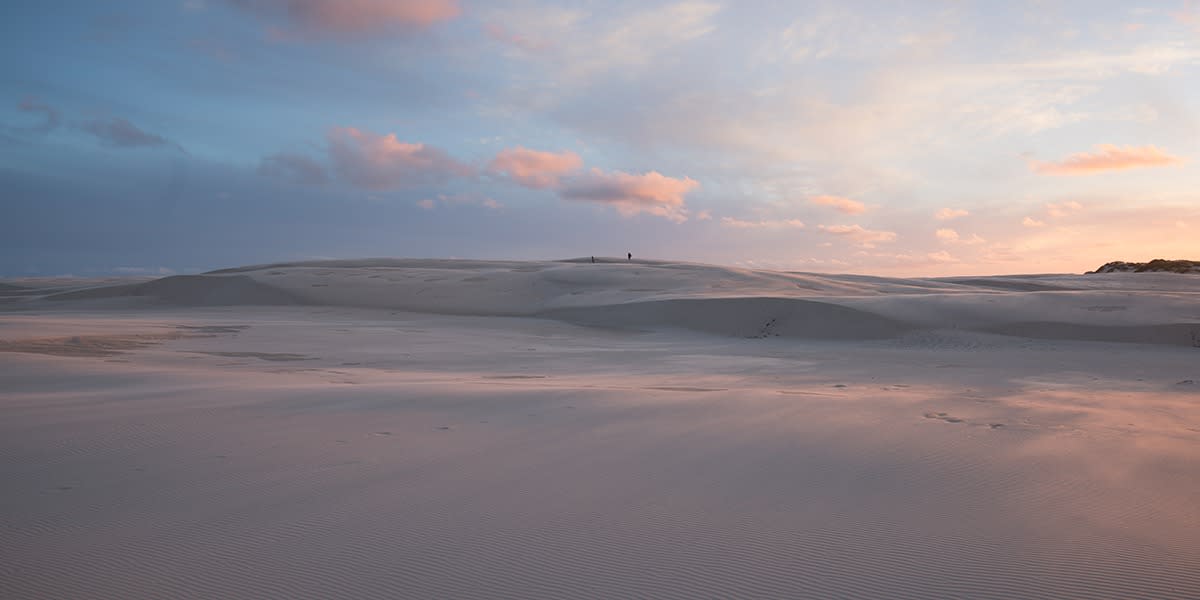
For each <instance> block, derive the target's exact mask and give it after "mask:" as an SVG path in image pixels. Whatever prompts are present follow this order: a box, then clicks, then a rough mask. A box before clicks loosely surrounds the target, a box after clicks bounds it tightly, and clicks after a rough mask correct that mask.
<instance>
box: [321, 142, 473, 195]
mask: <svg viewBox="0 0 1200 600" xmlns="http://www.w3.org/2000/svg"><path fill="white" fill-rule="evenodd" d="M326 139H327V141H328V143H329V157H330V158H331V159H332V160H333V166H334V169H335V170H336V171H337V172H338V174H339V175H341V176H342V178H344V179H345V180H346V181H348V182H350V183H352V184H354V185H357V186H361V187H365V188H370V189H388V188H394V187H402V186H408V185H419V184H426V183H441V182H445V181H446V180H448V179H450V178H452V177H469V176H471V175H473V174H474V170H473V169H471V167H469V166H467V165H464V164H462V163H460V162H458V161H456V160H454V158H452V157H451V156H450V155H448V154H446V153H445V152H444V151H442V150H440V149H438V148H434V147H433V146H427V145H425V144H421V143H415V144H413V143H408V142H402V141H400V140H398V139H396V134H394V133H389V134H387V135H379V134H375V133H371V132H369V131H362V130H359V129H355V128H353V127H334V128H332V129H330V130H329V133H328V134H327V136H326Z"/></svg>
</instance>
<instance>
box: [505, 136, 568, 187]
mask: <svg viewBox="0 0 1200 600" xmlns="http://www.w3.org/2000/svg"><path fill="white" fill-rule="evenodd" d="M582 167H583V160H582V159H580V158H579V155H578V154H575V153H574V152H561V153H554V152H541V151H538V150H530V149H528V148H522V147H520V146H518V147H516V148H506V149H504V150H501V151H500V153H499V154H497V155H496V158H494V159H492V161H491V163H489V164H488V170H489V171H492V172H493V173H498V174H503V175H507V176H508V178H509V179H511V180H513V181H514V182H516V183H519V184H521V185H523V186H525V187H529V188H535V189H546V188H554V187H558V185H559V178H560V177H562V176H563V175H567V174H569V173H573V172H575V171H578V170H579V169H581V168H582Z"/></svg>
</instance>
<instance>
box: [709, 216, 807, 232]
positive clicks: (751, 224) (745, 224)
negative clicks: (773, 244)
mask: <svg viewBox="0 0 1200 600" xmlns="http://www.w3.org/2000/svg"><path fill="white" fill-rule="evenodd" d="M721 224H722V225H724V226H726V227H734V228H737V229H803V228H804V222H803V221H801V220H800V219H773V220H761V219H760V220H758V221H745V220H742V219H738V218H734V217H721Z"/></svg>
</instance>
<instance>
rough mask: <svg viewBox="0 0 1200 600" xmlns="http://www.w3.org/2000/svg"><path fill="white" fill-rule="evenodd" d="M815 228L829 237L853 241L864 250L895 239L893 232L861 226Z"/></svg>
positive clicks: (822, 226) (821, 226) (819, 226)
mask: <svg viewBox="0 0 1200 600" xmlns="http://www.w3.org/2000/svg"><path fill="white" fill-rule="evenodd" d="M817 228H818V229H820V230H821V231H822V232H824V233H827V234H830V235H835V236H838V237H843V238H847V239H851V240H854V241H855V242H857V243H858V244H859V245H861V246H863V247H865V248H874V247H875V244H878V243H883V242H891V241H894V240H895V239H896V232H894V231H880V230H875V229H865V228H863V226H862V225H818V226H817Z"/></svg>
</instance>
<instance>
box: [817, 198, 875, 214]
mask: <svg viewBox="0 0 1200 600" xmlns="http://www.w3.org/2000/svg"><path fill="white" fill-rule="evenodd" d="M809 202H812V203H813V204H816V205H818V206H828V207H830V208H832V209H834V210H837V211H839V212H843V213H846V214H848V215H857V214H861V213H864V212H867V207H866V205H865V204H863V203H862V202H859V201H857V200H851V199H849V198H842V197H841V196H813V197H812V198H809Z"/></svg>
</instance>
